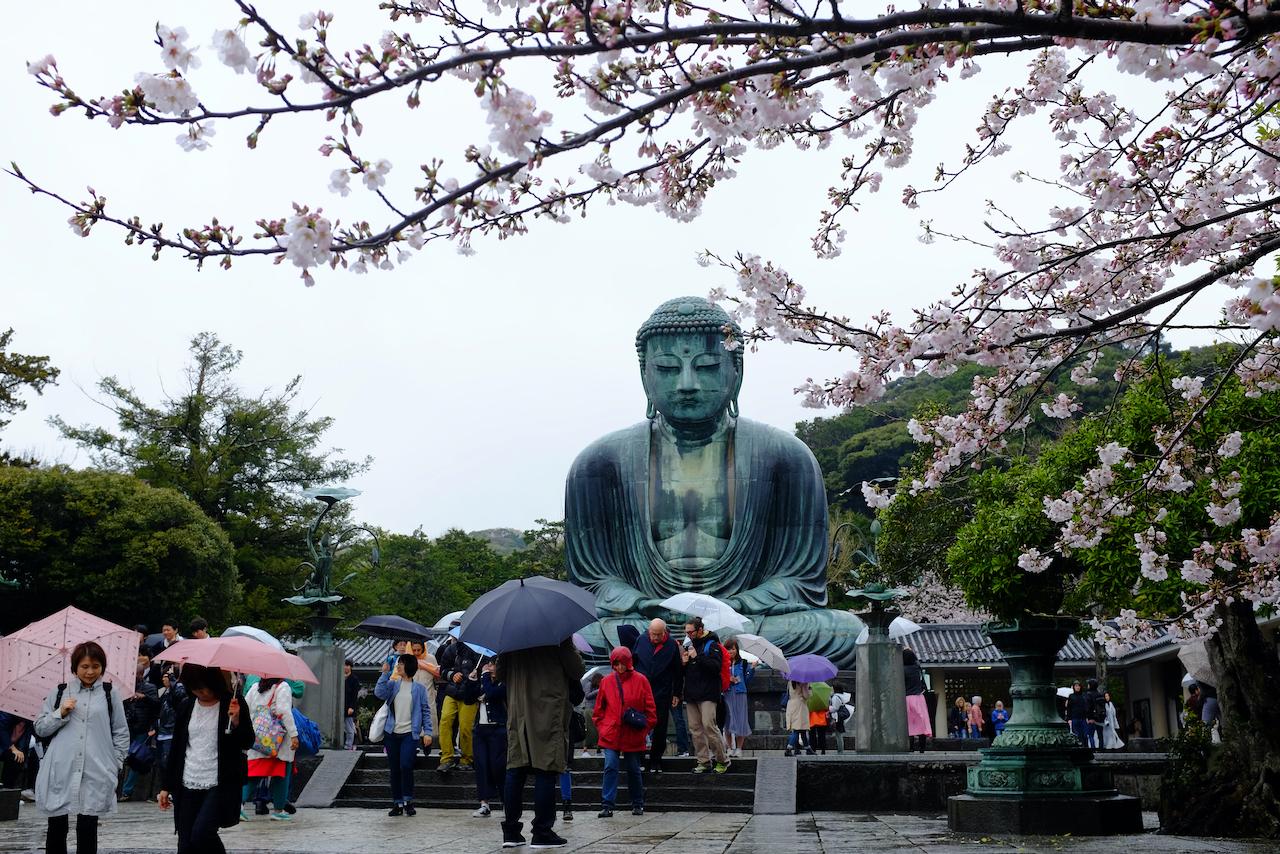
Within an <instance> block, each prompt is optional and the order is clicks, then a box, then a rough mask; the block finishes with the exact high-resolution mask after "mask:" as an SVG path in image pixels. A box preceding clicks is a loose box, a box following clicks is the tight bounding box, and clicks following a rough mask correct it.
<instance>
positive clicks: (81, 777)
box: [34, 641, 129, 854]
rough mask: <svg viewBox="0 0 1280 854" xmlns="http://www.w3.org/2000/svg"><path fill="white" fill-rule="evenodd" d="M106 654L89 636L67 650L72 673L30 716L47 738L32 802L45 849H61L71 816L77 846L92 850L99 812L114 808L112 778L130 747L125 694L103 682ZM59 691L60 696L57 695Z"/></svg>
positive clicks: (93, 853) (56, 852)
mask: <svg viewBox="0 0 1280 854" xmlns="http://www.w3.org/2000/svg"><path fill="white" fill-rule="evenodd" d="M106 670H107V654H106V653H105V652H104V651H103V649H102V647H101V646H99V645H98V644H96V643H94V642H93V641H86V642H85V643H82V644H79V645H78V646H77V647H76V648H75V649H74V650H72V651H71V672H72V673H73V674H74V678H73V679H72V680H71V681H70V682H68V683H67V684H66V685H65V686H63V687H62V688H60V689H59V688H55V689H54V690H53V691H51V692H50V693H49V696H48V697H46V698H45V701H44V708H43V709H42V710H41V712H40V716H39V717H38V718H36V720H35V725H34V728H35V732H36V735H37V736H38V737H40V738H52V740H51V741H50V742H49V746H48V748H47V749H46V750H45V754H44V761H43V762H41V763H40V773H39V775H38V776H37V777H36V807H37V808H38V809H39V811H40V814H41V815H44V816H46V817H48V819H49V828H48V831H47V834H46V836H45V851H46V852H48V854H66V852H67V831H68V830H69V825H70V817H71V816H72V815H74V816H75V817H76V851H77V852H79V854H97V851H98V818H99V816H104V815H109V814H111V813H113V812H115V811H116V780H117V778H118V775H119V774H120V768H121V767H122V766H123V765H124V757H125V754H127V753H128V752H129V725H128V724H127V723H126V722H125V719H124V700H123V698H122V697H120V695H119V694H118V693H117V692H116V691H114V690H112V689H111V688H106V687H104V684H105V683H103V681H102V674H103V673H105V672H106ZM59 694H61V696H59Z"/></svg>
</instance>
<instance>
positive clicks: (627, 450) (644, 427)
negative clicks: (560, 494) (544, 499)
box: [569, 421, 649, 479]
mask: <svg viewBox="0 0 1280 854" xmlns="http://www.w3.org/2000/svg"><path fill="white" fill-rule="evenodd" d="M638 447H640V448H645V449H647V448H648V447H649V422H648V421H641V422H639V423H638V424H632V425H631V426H630V427H624V428H622V429H621V430H615V431H613V432H612V433H606V434H605V435H603V436H601V437H600V438H599V439H596V440H595V441H594V442H592V443H591V444H590V445H587V446H586V447H585V448H583V449H582V450H581V451H580V452H579V453H578V456H577V457H575V458H574V460H573V465H572V466H570V468H569V478H570V479H573V477H575V476H576V475H579V474H586V473H588V472H590V471H592V470H593V469H596V468H598V467H599V466H610V467H614V466H617V465H619V464H620V463H621V462H622V461H623V460H625V459H627V458H629V456H630V455H632V454H633V453H634V452H635V449H636V448H638Z"/></svg>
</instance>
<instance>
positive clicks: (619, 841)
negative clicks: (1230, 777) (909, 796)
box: [0, 803, 1275, 854]
mask: <svg viewBox="0 0 1280 854" xmlns="http://www.w3.org/2000/svg"><path fill="white" fill-rule="evenodd" d="M577 815H578V818H577V820H576V821H574V822H571V823H568V824H566V823H564V822H559V821H557V823H556V829H557V830H558V831H559V832H560V833H562V834H563V835H564V836H566V837H567V838H568V839H569V845H568V846H567V847H566V848H563V849H560V850H563V851H583V852H593V854H594V853H595V852H599V854H644V852H653V854H790V852H803V854H835V852H840V854H856V852H863V851H874V852H894V854H899V853H900V854H906V852H912V851H922V852H923V851H927V852H930V854H948V852H966V854H975V852H978V851H987V850H993V849H994V850H1001V851H1025V852H1054V854H1059V852H1065V851H1071V852H1090V854H1093V852H1115V854H1121V852H1123V853H1124V854H1157V852H1159V854H1179V852H1187V854H1191V852H1196V854H1205V852H1224V854H1225V852H1229V853H1230V854H1255V852H1256V854H1262V852H1274V851H1275V845H1274V843H1266V842H1239V841H1233V840H1214V839H1200V838H1191V837H1177V836H1159V835H1157V834H1155V833H1146V834H1142V835H1139V836H1124V837H1111V838H1103V839H1090V838H1088V837H1079V838H1072V837H1061V836H1059V837H1043V838H1025V837H1024V838H992V837H976V836H962V835H958V834H952V833H948V832H947V825H946V821H945V820H944V819H943V818H942V817H941V816H937V815H856V814H854V815H851V814H846V813H804V814H800V815H793V816H762V815H756V816H753V815H745V814H723V813H698V812H667V813H650V814H648V815H645V816H643V817H636V816H632V815H630V814H629V813H625V814H624V813H621V812H620V813H619V814H618V815H617V816H616V817H614V818H612V819H598V818H596V817H595V814H594V813H590V814H588V813H585V812H583V813H578V814H577ZM526 818H527V816H526ZM1146 819H1147V825H1148V827H1150V828H1154V827H1155V816H1154V815H1147V816H1146ZM526 835H527V829H526ZM74 837H75V834H74V832H73V833H72V841H73V842H74ZM222 838H223V841H224V842H225V843H226V846H227V848H228V850H229V851H231V852H234V854H241V852H244V854H248V852H253V854H259V852H262V854H266V852H277V853H278V854H284V852H299V854H302V852H305V854H363V852H376V854H401V852H403V853H404V854H416V852H441V853H442V854H443V852H449V854H480V852H498V851H501V850H502V847H501V841H502V834H501V830H500V829H499V827H498V819H497V817H496V816H494V817H492V818H488V819H479V818H471V814H470V812H469V811H464V810H425V809H424V810H419V811H418V815H417V816H416V817H414V818H395V819H392V818H388V817H387V816H386V815H385V814H384V813H382V812H381V811H377V810H352V809H317V810H299V812H298V815H297V816H296V819H295V821H294V822H293V823H291V824H283V823H279V822H273V821H269V820H267V819H266V818H265V817H264V818H261V819H255V820H253V821H250V822H249V823H247V824H241V825H240V826H239V827H237V828H234V829H232V830H227V831H223V833H222ZM43 844H44V822H43V821H42V820H40V818H39V817H38V816H37V815H36V812H35V810H34V808H32V807H30V806H24V807H23V814H22V816H21V817H20V818H19V819H18V820H17V821H15V822H3V823H0V852H17V851H37V850H40V848H41V846H42V845H43ZM175 848H176V840H175V838H174V836H173V822H172V818H171V816H170V815H168V814H162V813H161V812H160V811H159V810H158V809H157V808H156V806H155V805H154V804H145V803H127V804H121V808H120V812H119V813H118V814H117V815H116V816H113V817H112V818H110V819H107V820H105V821H104V823H103V825H102V831H101V837H100V850H101V851H102V852H104V854H108V852H111V854H123V852H160V851H168V852H172V851H174V850H175ZM516 850H517V851H518V850H522V849H516ZM523 850H527V849H523Z"/></svg>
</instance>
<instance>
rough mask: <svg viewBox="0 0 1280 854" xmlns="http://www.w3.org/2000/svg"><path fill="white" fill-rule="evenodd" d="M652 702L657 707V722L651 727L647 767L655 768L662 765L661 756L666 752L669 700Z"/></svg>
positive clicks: (658, 699) (661, 699) (662, 698)
mask: <svg viewBox="0 0 1280 854" xmlns="http://www.w3.org/2000/svg"><path fill="white" fill-rule="evenodd" d="M653 702H654V705H656V706H657V707H658V722H657V723H655V724H654V725H653V733H652V736H653V744H652V746H651V748H650V750H649V767H650V768H657V767H659V766H660V765H661V764H662V754H664V753H666V752H667V725H668V724H669V723H670V722H671V698H670V697H654V698H653Z"/></svg>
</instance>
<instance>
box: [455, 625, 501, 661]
mask: <svg viewBox="0 0 1280 854" xmlns="http://www.w3.org/2000/svg"><path fill="white" fill-rule="evenodd" d="M449 634H451V635H453V636H454V637H455V638H457V639H458V640H462V626H454V627H453V628H451V629H449ZM462 642H463V643H465V644H466V645H467V646H469V647H471V649H473V650H475V651H476V652H478V653H480V654H481V655H487V656H489V657H490V658H493V657H494V656H496V655H497V653H496V652H494V651H493V650H491V649H489V647H487V646H480V644H478V643H469V642H468V641H462Z"/></svg>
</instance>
